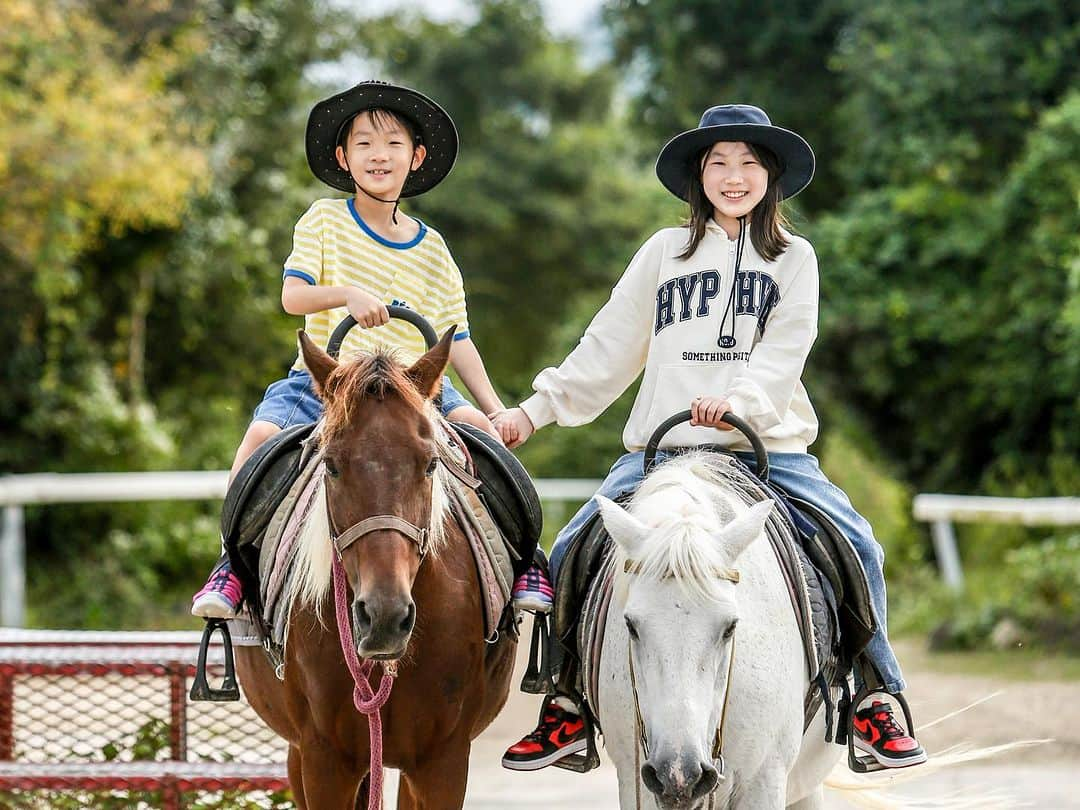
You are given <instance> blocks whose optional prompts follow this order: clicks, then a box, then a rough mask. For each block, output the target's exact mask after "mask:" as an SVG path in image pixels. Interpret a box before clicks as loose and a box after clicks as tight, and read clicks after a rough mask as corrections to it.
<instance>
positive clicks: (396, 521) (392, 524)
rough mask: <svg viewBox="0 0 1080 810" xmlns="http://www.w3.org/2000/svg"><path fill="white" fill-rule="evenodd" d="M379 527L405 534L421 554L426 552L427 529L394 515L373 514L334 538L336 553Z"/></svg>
mask: <svg viewBox="0 0 1080 810" xmlns="http://www.w3.org/2000/svg"><path fill="white" fill-rule="evenodd" d="M381 529H390V530H392V531H395V532H399V533H401V534H403V535H405V536H406V537H407V538H409V539H410V540H412V541H413V542H414V543H416V546H417V548H418V549H419V550H420V555H421V556H423V555H424V554H425V553H426V552H427V533H428V532H427V529H421V528H420V527H419V526H414V525H413V524H411V523H409V521H407V520H405V519H403V518H399V517H397V516H396V515H375V516H374V517H369V518H365V519H364V520H361V521H360V522H359V523H354V524H353V525H352V526H350V527H349V528H348V529H346V530H345V531H344V532H342V533H341V534H340V535H338V536H337V537H335V538H334V546H335V547H336V548H337V551H338V554H341V553H342V552H343V551H344V550H345V549H347V548H348V547H349V546H351V545H352V544H353V543H355V542H356V541H357V540H359V539H360V538H361V537H363V536H364V535H365V534H370V533H371V532H377V531H379V530H381Z"/></svg>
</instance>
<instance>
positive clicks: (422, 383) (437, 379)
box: [405, 324, 457, 399]
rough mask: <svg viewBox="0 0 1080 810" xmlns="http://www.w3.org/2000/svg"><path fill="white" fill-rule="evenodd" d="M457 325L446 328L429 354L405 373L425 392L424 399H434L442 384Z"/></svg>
mask: <svg viewBox="0 0 1080 810" xmlns="http://www.w3.org/2000/svg"><path fill="white" fill-rule="evenodd" d="M455 331H457V325H456V324H455V325H454V326H451V327H450V328H449V329H447V330H446V334H444V335H443V336H442V339H441V340H440V341H439V342H438V343H436V344H435V345H434V346H432V347H431V348H430V349H428V351H427V354H425V355H424V356H423V357H421V358H420V359H419V360H417V361H416V362H415V363H413V364H412V366H410V367H409V369H408V371H406V372H405V373H406V374H407V375H408V376H409V379H410V380H412V381H413V384H414V385H415V386H416V387H417V389H419V391H420V393H421V394H423V396H424V399H434V398H435V395H436V394H438V393H439V388H440V386H442V378H443V372H444V371H446V364H447V363H448V362H449V361H450V346H451V344H452V343H453V342H454V332H455Z"/></svg>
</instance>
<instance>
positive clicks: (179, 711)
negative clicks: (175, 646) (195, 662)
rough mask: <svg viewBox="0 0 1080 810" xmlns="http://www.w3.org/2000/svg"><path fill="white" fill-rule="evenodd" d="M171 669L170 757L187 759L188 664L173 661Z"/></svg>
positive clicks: (169, 668) (180, 759) (182, 760)
mask: <svg viewBox="0 0 1080 810" xmlns="http://www.w3.org/2000/svg"><path fill="white" fill-rule="evenodd" d="M168 671H169V715H170V717H169V720H170V722H169V757H170V758H171V759H173V760H176V761H178V762H184V761H186V760H187V666H186V665H184V664H182V663H180V662H178V661H172V662H170V663H169V666H168Z"/></svg>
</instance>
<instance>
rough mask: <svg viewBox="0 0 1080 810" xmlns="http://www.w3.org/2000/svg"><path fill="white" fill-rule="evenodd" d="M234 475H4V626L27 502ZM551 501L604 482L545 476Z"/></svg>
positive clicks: (171, 493)
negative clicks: (24, 508)
mask: <svg viewBox="0 0 1080 810" xmlns="http://www.w3.org/2000/svg"><path fill="white" fill-rule="evenodd" d="M228 477H229V474H228V473H227V472H224V471H212V472H132V473H37V474H32V475H11V476H6V477H0V506H2V507H3V509H4V515H3V528H2V533H0V626H2V627H22V626H23V624H24V622H25V618H26V610H25V604H26V538H25V532H24V530H23V523H24V519H23V507H24V506H26V505H30V504H55V503H118V502H121V501H172V500H196V501H209V500H221V499H222V498H223V497H225V487H226V483H227V481H228ZM535 484H536V491H537V493H538V494H539V495H540V498H541V499H543V500H546V501H580V502H584V501H586V500H588V499H589V498H590V497H591V496H592V494H593V493H594V492H595V491H596V489H597V487H599V486H600V482H599V481H597V480H592V479H587V478H539V479H537V480H536V481H535Z"/></svg>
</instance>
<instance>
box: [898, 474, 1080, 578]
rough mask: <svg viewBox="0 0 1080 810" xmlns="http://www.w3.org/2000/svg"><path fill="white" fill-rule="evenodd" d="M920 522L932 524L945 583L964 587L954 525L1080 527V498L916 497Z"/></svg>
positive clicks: (935, 549)
mask: <svg viewBox="0 0 1080 810" xmlns="http://www.w3.org/2000/svg"><path fill="white" fill-rule="evenodd" d="M912 508H913V511H914V514H915V517H916V519H918V520H922V521H926V522H928V523H929V524H930V533H931V536H932V537H933V540H934V554H935V555H936V556H937V561H938V566H939V567H940V568H941V576H942V578H943V579H944V580H945V583H946V584H947V585H948V586H949V587H950V588H953V589H954V590H960V589H962V588H963V587H964V570H963V568H962V567H961V565H960V554H959V552H958V551H957V548H956V532H955V531H954V530H953V523H1014V524H1015V523H1018V524H1021V525H1023V526H1075V525H1080V498H991V497H983V496H977V495H916V496H915V500H914V503H913V505H912Z"/></svg>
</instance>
